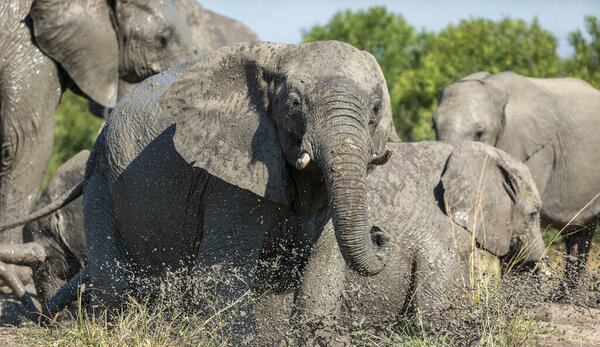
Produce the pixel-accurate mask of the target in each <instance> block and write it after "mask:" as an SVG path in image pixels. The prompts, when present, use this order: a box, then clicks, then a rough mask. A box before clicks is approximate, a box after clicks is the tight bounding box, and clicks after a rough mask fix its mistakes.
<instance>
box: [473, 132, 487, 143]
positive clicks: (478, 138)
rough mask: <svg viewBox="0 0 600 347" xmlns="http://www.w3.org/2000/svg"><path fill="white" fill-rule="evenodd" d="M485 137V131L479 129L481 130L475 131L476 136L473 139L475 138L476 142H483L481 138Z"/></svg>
mask: <svg viewBox="0 0 600 347" xmlns="http://www.w3.org/2000/svg"><path fill="white" fill-rule="evenodd" d="M483 135H485V130H484V129H479V130H477V131H475V136H474V137H473V138H474V140H475V141H477V140H481V138H482V137H483Z"/></svg>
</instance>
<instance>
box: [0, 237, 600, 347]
mask: <svg viewBox="0 0 600 347" xmlns="http://www.w3.org/2000/svg"><path fill="white" fill-rule="evenodd" d="M549 258H550V259H549V260H548V263H549V268H547V269H546V270H545V271H546V272H548V273H549V274H550V275H549V277H544V278H543V279H541V280H540V279H537V280H532V281H531V282H527V281H525V280H522V279H519V278H516V279H515V280H512V281H511V280H509V279H506V278H505V281H504V284H503V287H502V288H501V290H500V293H502V294H498V297H497V298H496V300H497V301H499V302H502V303H505V302H506V304H505V306H506V307H505V308H506V309H507V310H508V311H511V310H513V311H514V310H516V311H518V312H517V314H516V315H513V316H512V317H515V316H516V317H519V319H521V320H520V321H519V322H521V323H519V324H522V325H523V326H527V327H528V328H527V329H528V331H529V333H528V334H530V335H531V336H530V337H529V338H528V339H527V341H526V342H525V344H524V345H527V346H600V280H599V279H598V276H594V275H592V274H600V272H599V264H600V251H599V250H598V247H594V251H593V252H592V254H591V257H590V258H591V259H590V268H589V269H588V271H587V273H588V276H587V277H586V278H585V279H584V280H583V284H582V285H581V286H580V288H577V289H576V290H575V291H574V292H573V293H570V294H568V297H567V298H566V299H565V298H563V299H561V301H560V302H558V303H557V302H554V301H556V297H553V293H556V292H557V288H558V287H559V283H560V278H561V275H562V274H561V272H562V268H563V264H562V263H561V262H562V260H561V249H560V248H558V249H555V250H553V251H552V254H550V257H549ZM528 279H529V277H528ZM505 287H506V288H505ZM507 293H508V294H507ZM0 297H3V298H4V301H3V302H2V303H1V305H0V323H2V325H4V326H0V346H33V345H40V346H42V345H44V346H58V345H63V344H64V340H62V341H60V338H59V340H58V341H57V340H55V339H54V337H53V335H52V334H48V333H47V330H45V329H48V328H40V327H37V326H35V325H33V324H31V323H26V324H24V325H21V326H18V327H14V326H11V325H14V324H18V323H19V319H18V317H22V313H23V311H22V310H21V308H20V306H19V304H18V303H16V302H15V301H14V300H11V299H10V295H9V294H8V292H1V291H0ZM475 312H477V311H475ZM509 315H510V314H509ZM477 321H478V320H477V319H476V320H474V321H472V323H473V324H474V325H476V324H478V322H477ZM467 325H468V324H467ZM469 329H470V327H467V326H465V327H463V328H462V329H461V328H459V329H458V330H459V332H458V333H459V334H463V333H464V332H468V331H469ZM460 330H464V331H463V332H461V331H460ZM390 342H391V341H390ZM388 344H390V343H383V344H381V343H379V344H378V345H388ZM459 344H460V342H459ZM477 344H478V345H479V344H481V341H479V342H478V343H477ZM374 345H375V344H374ZM509 345H510V344H509Z"/></svg>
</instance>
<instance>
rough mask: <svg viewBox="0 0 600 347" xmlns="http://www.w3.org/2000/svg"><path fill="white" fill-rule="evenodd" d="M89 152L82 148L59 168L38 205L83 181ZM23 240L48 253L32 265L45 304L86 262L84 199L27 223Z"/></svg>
mask: <svg viewBox="0 0 600 347" xmlns="http://www.w3.org/2000/svg"><path fill="white" fill-rule="evenodd" d="M89 154H90V152H89V151H87V150H84V151H81V152H79V153H77V154H76V155H75V156H73V157H72V158H71V159H69V160H68V161H67V162H66V163H64V164H63V165H61V166H60V168H58V170H57V171H56V172H55V173H54V174H53V175H52V178H51V179H50V181H49V182H48V186H46V189H45V190H44V192H43V193H42V195H41V197H40V199H39V200H38V202H37V204H36V208H41V207H42V206H45V205H47V204H48V203H50V202H51V201H52V200H53V199H54V198H56V197H57V196H59V195H60V194H62V193H64V192H65V191H66V190H68V189H69V188H70V187H72V186H74V185H76V184H77V183H79V182H80V181H81V179H82V177H83V176H84V172H85V164H86V162H87V159H88V156H89ZM23 239H24V241H25V242H27V243H30V242H31V243H35V244H37V245H39V246H41V247H42V248H43V250H44V253H45V255H46V257H45V259H44V260H43V261H41V262H37V263H35V264H33V265H31V268H32V270H33V282H34V284H35V289H36V292H37V297H38V300H39V301H40V303H41V304H42V305H44V304H45V303H46V302H47V301H48V299H49V298H50V297H52V296H53V295H54V294H55V293H56V291H58V289H60V287H62V286H63V285H64V284H65V283H67V282H69V281H70V280H71V278H73V277H74V276H75V275H77V273H79V271H81V269H82V268H83V267H84V266H85V264H86V262H87V257H86V253H85V237H84V232H83V211H82V199H81V198H78V199H76V200H74V201H73V202H71V203H69V204H68V205H66V206H65V207H63V208H61V209H59V210H57V211H55V212H54V213H52V214H50V215H48V216H45V217H43V218H40V219H38V220H35V221H32V222H30V223H27V224H26V225H25V226H24V227H23Z"/></svg>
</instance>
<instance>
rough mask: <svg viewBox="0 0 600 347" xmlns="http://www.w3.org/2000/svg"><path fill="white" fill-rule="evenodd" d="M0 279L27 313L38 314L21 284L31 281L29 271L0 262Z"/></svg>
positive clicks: (28, 269)
mask: <svg viewBox="0 0 600 347" xmlns="http://www.w3.org/2000/svg"><path fill="white" fill-rule="evenodd" d="M0 279H2V281H3V282H4V283H5V284H7V285H8V286H9V287H10V289H12V291H13V294H14V295H15V296H16V297H17V299H19V300H20V301H21V303H22V304H23V305H24V306H25V308H26V309H27V311H28V312H38V310H37V307H36V306H35V304H34V303H33V300H32V299H31V296H29V293H28V292H27V289H26V288H25V285H23V282H25V283H27V282H30V281H31V269H30V268H28V267H27V268H25V267H19V266H17V265H10V264H6V263H4V262H2V261H0Z"/></svg>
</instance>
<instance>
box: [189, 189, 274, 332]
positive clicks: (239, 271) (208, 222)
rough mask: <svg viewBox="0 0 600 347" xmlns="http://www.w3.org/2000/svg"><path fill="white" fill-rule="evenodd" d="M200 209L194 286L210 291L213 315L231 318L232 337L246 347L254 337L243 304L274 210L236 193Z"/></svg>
mask: <svg viewBox="0 0 600 347" xmlns="http://www.w3.org/2000/svg"><path fill="white" fill-rule="evenodd" d="M215 190H217V189H215ZM205 206H206V209H205V211H204V228H203V230H204V234H203V236H202V241H201V244H200V247H199V251H198V256H197V258H196V273H197V278H198V279H199V280H200V281H202V282H201V283H199V285H200V286H201V287H202V286H204V285H207V286H208V287H209V288H211V287H214V286H216V288H215V289H216V291H215V292H216V293H217V294H216V297H215V298H212V300H211V298H207V301H208V302H210V303H211V306H213V307H212V309H213V312H214V315H215V316H216V315H220V314H225V313H233V314H234V315H235V317H234V318H233V319H232V322H233V323H232V324H233V325H232V327H231V332H232V335H233V338H234V339H237V340H238V341H237V342H239V343H248V342H249V341H251V340H252V339H254V338H255V336H254V334H255V324H254V316H253V305H252V300H249V299H250V298H251V297H252V295H253V289H254V275H255V271H256V267H257V262H258V257H259V255H260V252H261V249H262V246H263V242H264V239H265V234H266V232H267V231H268V230H269V229H270V228H272V227H273V225H274V221H273V220H274V219H277V217H276V216H277V212H276V211H277V210H278V209H277V206H276V205H274V204H272V203H270V202H264V201H262V200H258V201H257V197H256V195H254V194H252V193H249V192H247V191H243V190H240V189H238V188H235V189H232V190H231V191H226V192H219V193H218V194H216V196H208V197H207V198H206V205H205ZM206 292H207V291H206V290H204V293H206Z"/></svg>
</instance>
